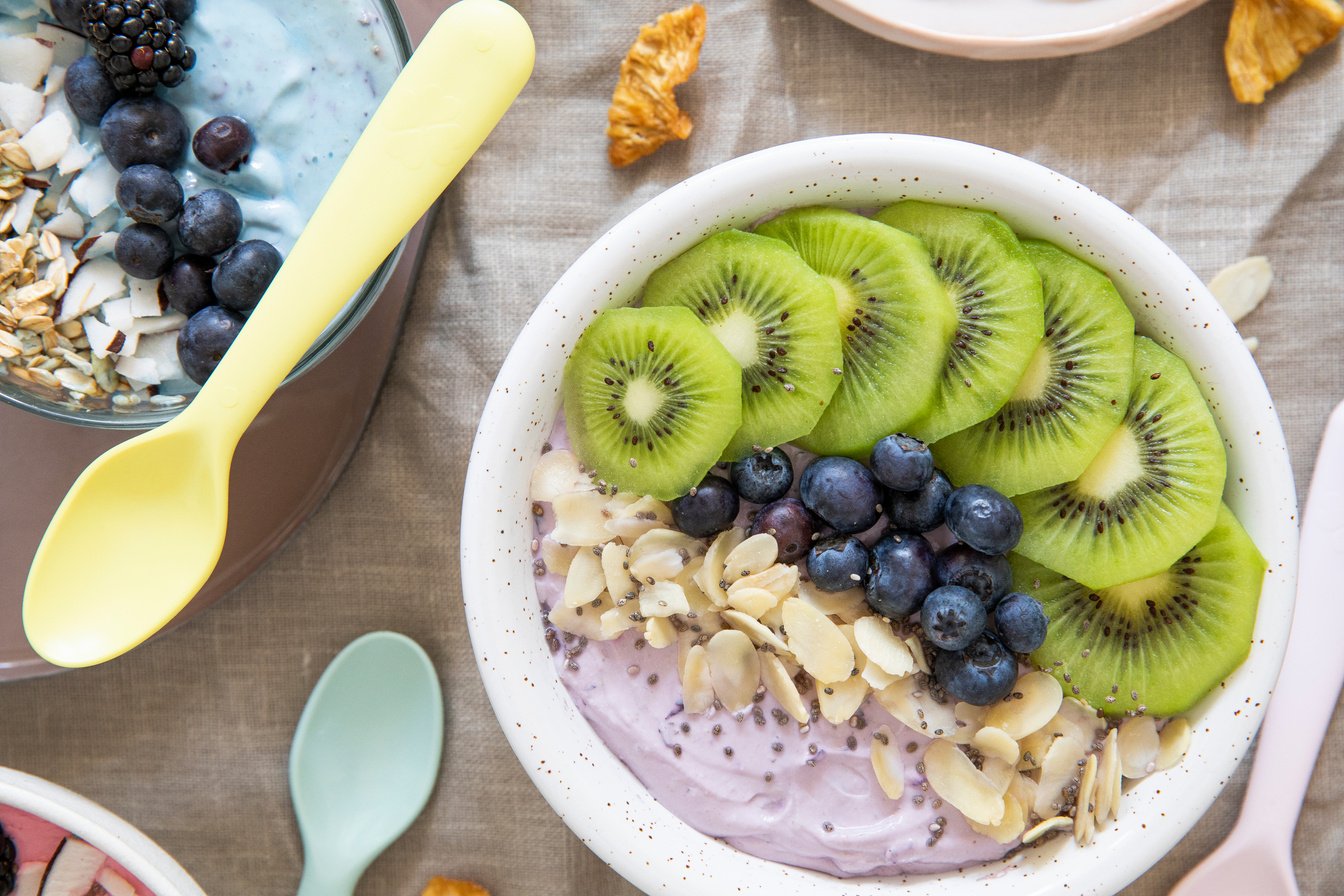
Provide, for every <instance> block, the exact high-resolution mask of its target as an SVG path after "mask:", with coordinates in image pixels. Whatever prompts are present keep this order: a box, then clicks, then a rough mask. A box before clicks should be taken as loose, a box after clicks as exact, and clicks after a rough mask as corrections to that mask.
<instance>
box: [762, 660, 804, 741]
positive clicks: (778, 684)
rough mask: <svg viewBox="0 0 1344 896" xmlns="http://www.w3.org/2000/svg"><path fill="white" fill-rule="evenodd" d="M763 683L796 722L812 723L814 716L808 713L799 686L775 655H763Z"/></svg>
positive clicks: (801, 723)
mask: <svg viewBox="0 0 1344 896" xmlns="http://www.w3.org/2000/svg"><path fill="white" fill-rule="evenodd" d="M761 681H762V682H763V683H764V684H765V689H766V690H767V691H768V692H769V693H770V696H771V697H774V698H775V700H777V701H778V702H779V706H780V708H781V709H783V710H784V711H785V712H786V713H788V714H789V715H791V716H793V719H794V721H796V722H797V723H798V724H800V725H805V724H807V723H808V722H809V721H811V718H812V714H811V713H810V712H808V709H807V704H805V703H804V702H803V697H802V695H801V694H799V693H798V686H797V685H795V684H794V682H793V676H792V675H790V674H789V671H788V669H786V668H785V667H784V663H783V662H782V661H781V660H780V658H779V657H777V656H775V655H774V654H773V653H765V652H762V653H761Z"/></svg>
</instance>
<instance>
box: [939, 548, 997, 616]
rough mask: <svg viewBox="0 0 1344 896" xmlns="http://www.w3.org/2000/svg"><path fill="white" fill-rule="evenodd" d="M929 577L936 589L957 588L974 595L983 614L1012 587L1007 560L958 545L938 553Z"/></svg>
mask: <svg viewBox="0 0 1344 896" xmlns="http://www.w3.org/2000/svg"><path fill="white" fill-rule="evenodd" d="M933 575H934V578H936V579H937V580H938V584H939V585H960V586H961V587H962V588H969V589H970V590H971V591H974V592H975V595H976V597H978V598H980V602H981V603H983V604H984V605H985V609H986V610H992V609H993V608H994V604H995V603H996V602H997V601H998V599H999V598H1001V597H1003V596H1004V595H1005V594H1007V593H1008V589H1009V588H1011V587H1013V570H1012V567H1010V566H1009V565H1008V558H1007V557H1005V556H1003V555H1002V554H993V555H991V554H982V553H980V552H979V551H977V550H976V549H975V548H972V547H968V546H967V545H964V544H962V543H960V542H957V543H956V544H951V545H948V546H947V547H945V548H943V549H942V550H941V551H939V552H938V562H937V564H935V566H934V568H933Z"/></svg>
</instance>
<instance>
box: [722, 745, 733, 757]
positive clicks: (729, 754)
mask: <svg viewBox="0 0 1344 896" xmlns="http://www.w3.org/2000/svg"><path fill="white" fill-rule="evenodd" d="M723 755H725V756H727V757H728V758H729V759H732V758H733V748H732V747H724V748H723Z"/></svg>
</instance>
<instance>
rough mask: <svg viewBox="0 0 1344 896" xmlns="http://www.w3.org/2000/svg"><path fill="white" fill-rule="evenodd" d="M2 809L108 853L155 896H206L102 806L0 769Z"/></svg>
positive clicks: (166, 857)
mask: <svg viewBox="0 0 1344 896" xmlns="http://www.w3.org/2000/svg"><path fill="white" fill-rule="evenodd" d="M0 805H5V806H13V807H14V808H16V809H22V810H23V811H25V812H27V813H29V814H30V815H36V816H37V817H38V818H41V819H43V820H45V821H49V822H51V823H52V824H54V825H56V826H57V827H59V828H64V829H65V830H66V831H67V832H69V833H71V834H74V835H75V836H76V837H79V838H81V839H82V840H85V841H87V842H88V843H90V844H92V845H93V846H94V847H96V848H98V849H100V850H102V852H103V853H104V854H106V855H107V857H108V858H110V859H112V860H113V861H115V862H117V863H118V864H120V865H121V867H123V868H125V869H126V870H127V871H129V872H130V873H131V874H133V875H135V877H136V878H138V879H139V880H140V882H141V883H142V884H144V885H145V886H146V887H147V888H148V889H149V891H150V892H151V893H153V894H154V896H205V891H204V890H202V889H201V888H200V887H199V886H198V885H197V884H196V881H194V880H192V879H191V875H189V874H187V872H186V871H184V870H182V866H181V865H178V864H177V862H174V861H173V860H172V858H171V857H170V856H169V855H168V853H166V852H164V851H163V850H162V849H160V848H159V846H158V845H157V844H155V843H154V841H153V840H150V839H149V838H148V837H146V836H145V835H144V834H142V833H140V832H139V831H138V830H136V829H135V828H133V827H131V825H129V824H128V823H126V822H125V821H123V820H121V819H120V818H118V817H117V816H115V815H113V814H112V813H111V812H109V811H107V810H106V809H104V808H103V807H102V806H100V805H98V804H97V803H94V802H92V801H91V800H88V799H85V798H84V797H82V796H80V795H79V794H77V793H75V792H73V791H70V790H66V789H65V788H64V787H60V786H58V785H56V784H52V783H51V782H50V781H44V780H43V779H41V778H36V777H34V776H32V775H28V774H24V773H23V772H19V771H15V770H14V769H11V768H0Z"/></svg>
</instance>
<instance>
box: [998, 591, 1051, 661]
mask: <svg viewBox="0 0 1344 896" xmlns="http://www.w3.org/2000/svg"><path fill="white" fill-rule="evenodd" d="M1049 623H1050V618H1049V617H1048V616H1046V615H1045V610H1044V608H1042V607H1041V603H1040V601H1038V600H1036V598H1034V597H1030V596H1028V595H1026V594H1021V593H1018V592H1013V593H1012V594H1010V595H1008V596H1007V597H1005V598H1004V599H1003V600H1001V601H999V605H998V606H997V607H995V608H994V626H995V627H996V628H997V629H998V630H999V640H1001V641H1003V645H1004V646H1005V647H1007V648H1008V649H1009V650H1011V651H1013V652H1014V653H1031V652H1032V651H1033V650H1035V649H1036V648H1038V647H1040V646H1041V645H1042V644H1044V643H1045V630H1046V626H1047V625H1049Z"/></svg>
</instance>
